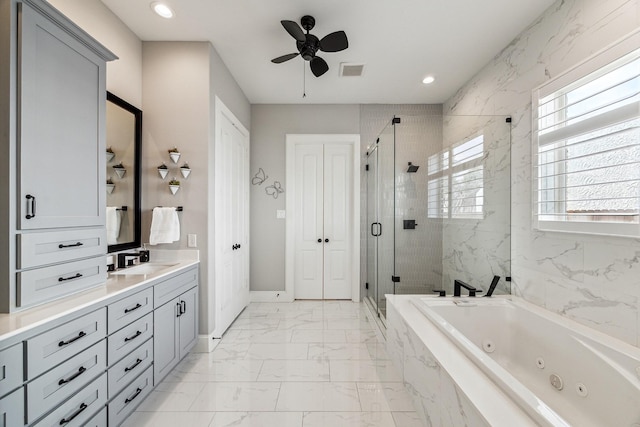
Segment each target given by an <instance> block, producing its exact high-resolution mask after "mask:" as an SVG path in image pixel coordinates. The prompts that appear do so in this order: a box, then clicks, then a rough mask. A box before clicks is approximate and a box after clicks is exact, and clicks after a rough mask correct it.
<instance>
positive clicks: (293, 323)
mask: <svg viewBox="0 0 640 427" xmlns="http://www.w3.org/2000/svg"><path fill="white" fill-rule="evenodd" d="M278 329H287V330H295V329H327V323H326V321H324V320H302V319H282V320H280V324H279V325H278Z"/></svg>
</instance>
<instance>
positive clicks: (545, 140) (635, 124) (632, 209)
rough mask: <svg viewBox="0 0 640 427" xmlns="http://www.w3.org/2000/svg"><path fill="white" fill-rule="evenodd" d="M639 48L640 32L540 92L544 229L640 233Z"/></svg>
mask: <svg viewBox="0 0 640 427" xmlns="http://www.w3.org/2000/svg"><path fill="white" fill-rule="evenodd" d="M638 46H640V38H639V37H638V35H637V34H635V35H634V36H632V37H629V38H627V39H625V40H623V41H622V42H619V43H617V44H616V45H614V46H612V47H610V48H609V49H607V50H605V51H603V52H602V53H600V54H598V55H596V56H594V57H592V58H591V59H590V60H588V61H587V62H585V63H583V64H581V65H580V66H578V67H576V68H574V69H573V70H571V71H569V72H568V73H566V74H564V75H562V76H560V77H558V78H557V79H554V80H552V81H550V82H549V83H547V84H545V85H544V86H542V87H540V88H538V89H537V90H535V91H534V93H533V106H534V112H533V113H534V123H533V128H534V131H533V135H534V152H533V159H534V160H533V162H532V163H533V168H534V170H533V173H534V174H533V176H534V178H533V180H532V181H533V183H534V191H533V194H534V223H535V226H536V227H537V228H539V229H542V230H556V231H571V232H583V233H596V234H612V235H623V236H638V235H640V216H639V215H640V132H639V131H640V49H639V48H638Z"/></svg>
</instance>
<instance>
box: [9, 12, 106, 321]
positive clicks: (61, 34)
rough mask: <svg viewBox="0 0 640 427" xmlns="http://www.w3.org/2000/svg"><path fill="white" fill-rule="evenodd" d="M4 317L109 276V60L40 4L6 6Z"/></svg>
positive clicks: (80, 32) (77, 30)
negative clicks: (106, 123) (107, 67)
mask: <svg viewBox="0 0 640 427" xmlns="http://www.w3.org/2000/svg"><path fill="white" fill-rule="evenodd" d="M0 58H1V59H2V60H0V129H2V131H1V132H0V147H1V148H2V150H0V151H1V152H2V153H3V155H2V156H1V158H0V200H1V202H2V206H7V207H8V209H2V210H1V212H0V235H1V237H2V238H1V239H0V241H1V242H2V243H0V244H1V245H2V247H0V271H1V272H2V273H0V274H2V275H3V277H1V280H0V311H2V312H11V311H16V310H19V309H22V308H26V307H30V306H33V305H36V304H39V303H42V302H46V301H50V300H52V299H55V298H59V297H61V296H64V295H68V294H70V293H73V292H77V291H79V290H82V289H85V288H87V287H91V286H94V285H97V284H100V283H103V282H104V281H105V280H106V277H107V276H106V265H105V261H104V254H106V252H107V244H106V233H105V190H104V182H105V179H106V178H105V166H104V162H105V154H104V152H105V108H106V87H105V80H106V61H110V60H113V59H115V56H114V55H113V54H112V53H111V52H109V51H108V50H107V49H106V48H104V47H103V46H102V45H100V44H99V43H98V42H97V41H95V40H94V39H92V38H91V37H90V36H89V35H87V34H86V33H85V32H84V31H83V30H81V29H80V28H78V27H77V26H76V25H75V24H73V23H72V22H71V21H69V20H68V19H67V18H66V17H64V16H63V15H62V14H60V13H59V12H58V11H57V10H55V9H54V8H52V7H51V6H50V5H49V4H48V3H46V2H44V1H41V0H0Z"/></svg>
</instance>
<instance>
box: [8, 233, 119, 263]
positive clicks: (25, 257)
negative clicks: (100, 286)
mask: <svg viewBox="0 0 640 427" xmlns="http://www.w3.org/2000/svg"><path fill="white" fill-rule="evenodd" d="M105 253H107V233H106V231H105V229H104V228H92V229H83V230H71V231H52V232H39V233H23V234H18V254H17V260H16V262H17V268H18V269H20V270H22V269H26V268H32V267H38V266H41V265H47V264H57V263H61V262H66V261H73V260H76V259H80V258H88V257H93V256H98V255H103V254H105Z"/></svg>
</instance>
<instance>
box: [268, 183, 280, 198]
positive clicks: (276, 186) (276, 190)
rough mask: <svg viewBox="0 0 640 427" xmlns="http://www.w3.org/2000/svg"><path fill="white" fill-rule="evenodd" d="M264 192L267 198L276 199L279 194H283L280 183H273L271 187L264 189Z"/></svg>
mask: <svg viewBox="0 0 640 427" xmlns="http://www.w3.org/2000/svg"><path fill="white" fill-rule="evenodd" d="M264 192H265V193H267V195H268V196H271V197H273V198H274V199H277V198H278V196H279V195H280V194H282V193H284V189H283V188H282V184H280V181H273V185H269V186H267V187H265V189H264Z"/></svg>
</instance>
